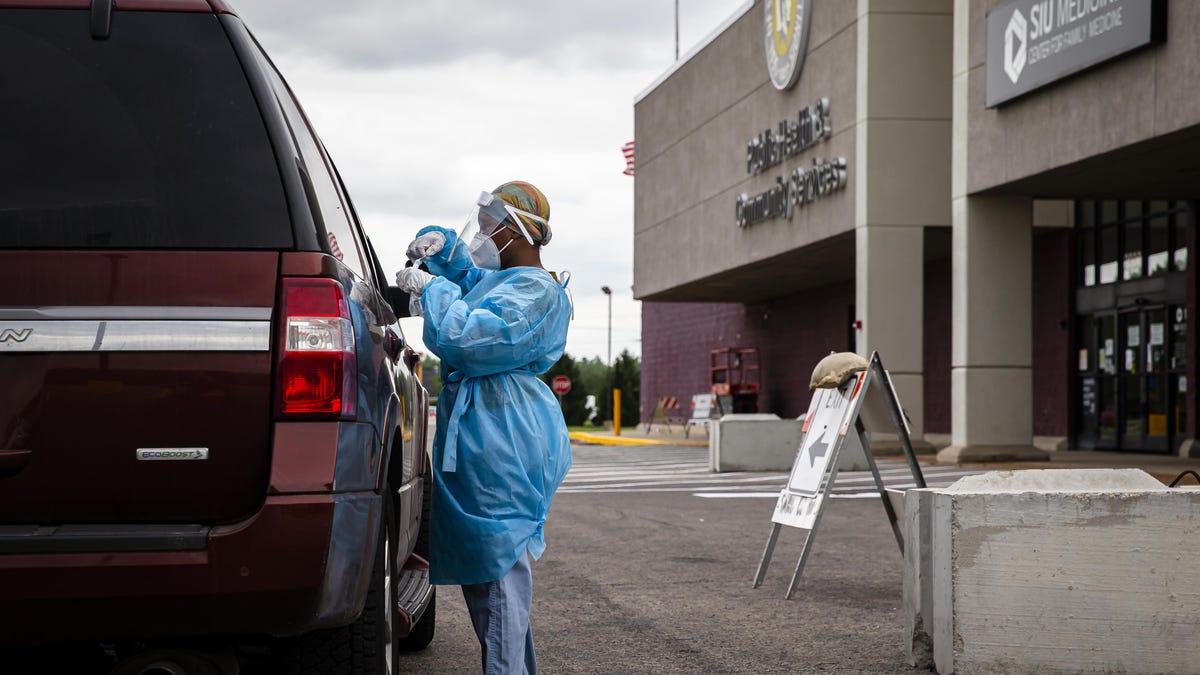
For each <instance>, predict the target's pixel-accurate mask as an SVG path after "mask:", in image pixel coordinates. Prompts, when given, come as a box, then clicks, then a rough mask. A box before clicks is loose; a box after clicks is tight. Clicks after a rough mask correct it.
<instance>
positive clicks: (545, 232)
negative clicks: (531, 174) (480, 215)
mask: <svg viewBox="0 0 1200 675" xmlns="http://www.w3.org/2000/svg"><path fill="white" fill-rule="evenodd" d="M492 194H494V195H496V196H497V197H499V198H500V199H503V200H504V201H505V202H506V203H507V204H508V205H509V206H512V207H514V208H517V209H520V210H522V211H528V212H529V213H532V214H535V215H537V216H538V217H540V218H541V219H542V220H545V221H546V222H545V223H539V222H538V221H536V220H534V219H532V218H526V217H525V216H521V215H518V216H517V217H518V218H520V219H521V222H522V223H524V225H525V227H526V228H528V229H529V236H531V237H533V240H534V242H536V243H537V244H539V245H541V246H545V245H546V244H549V243H550V237H551V236H552V233H551V232H550V201H549V200H547V199H546V195H544V194H542V191H541V190H539V189H537V188H536V187H534V186H533V185H532V184H530V183H526V182H525V181H521V180H514V181H509V182H507V183H505V184H504V185H501V186H500V187H498V188H496V189H495V190H492Z"/></svg>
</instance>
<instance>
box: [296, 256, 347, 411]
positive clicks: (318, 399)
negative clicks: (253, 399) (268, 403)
mask: <svg viewBox="0 0 1200 675" xmlns="http://www.w3.org/2000/svg"><path fill="white" fill-rule="evenodd" d="M281 296H282V308H281V312H282V314H281V318H280V322H279V326H280V331H281V335H280V336H279V367H278V368H277V373H278V381H277V382H276V391H277V392H278V393H277V395H276V396H277V400H278V406H277V408H276V409H277V411H278V414H279V416H280V417H286V418H304V419H354V414H355V401H356V397H357V394H358V392H357V386H356V382H357V376H358V374H357V371H358V366H357V360H356V359H355V357H354V326H353V324H351V322H350V306H349V305H348V304H347V302H346V295H345V293H344V292H343V291H342V286H341V284H339V283H338V282H337V281H335V280H333V279H316V278H314V279H308V278H303V279H290V278H289V279H284V280H283V286H282V291H281Z"/></svg>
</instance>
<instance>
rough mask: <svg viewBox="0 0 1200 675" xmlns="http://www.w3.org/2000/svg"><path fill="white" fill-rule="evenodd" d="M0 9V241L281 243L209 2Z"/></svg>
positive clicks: (263, 142) (271, 172) (250, 104)
mask: <svg viewBox="0 0 1200 675" xmlns="http://www.w3.org/2000/svg"><path fill="white" fill-rule="evenodd" d="M88 19H89V17H88V13H87V12H86V11H80V10H25V9H0V248H168V249H169V248H189V249H192V248H217V249H221V248H288V247H290V246H291V244H292V230H291V223H290V220H289V217H288V209H287V202H286V200H285V197H284V194H283V188H282V185H281V181H280V177H279V169H278V167H277V166H276V163H275V156H274V154H273V152H272V149H271V143H270V140H269V139H268V137H267V132H266V129H265V127H264V124H263V120H262V115H261V113H260V112H259V110H258V107H257V105H256V104H255V101H254V96H253V95H252V93H251V91H250V87H249V85H248V84H247V82H246V76H245V74H244V73H243V72H242V67H241V65H240V64H239V63H238V60H237V57H236V55H235V53H234V51H233V47H232V46H231V45H230V43H229V39H228V38H227V37H226V35H225V31H224V29H223V28H222V27H221V24H220V21H219V20H218V19H217V17H216V16H214V15H212V14H193V13H174V12H122V11H118V12H116V13H115V16H114V17H113V27H112V35H111V36H110V37H109V39H108V40H93V39H92V38H91V34H90V32H89V29H88V25H89V22H88Z"/></svg>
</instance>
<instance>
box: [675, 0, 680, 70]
mask: <svg viewBox="0 0 1200 675" xmlns="http://www.w3.org/2000/svg"><path fill="white" fill-rule="evenodd" d="M675 60H676V61H678V60H679V0H675Z"/></svg>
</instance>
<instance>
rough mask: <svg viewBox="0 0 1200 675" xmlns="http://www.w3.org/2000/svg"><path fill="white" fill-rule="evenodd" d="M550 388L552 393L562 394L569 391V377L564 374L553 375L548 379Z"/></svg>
mask: <svg viewBox="0 0 1200 675" xmlns="http://www.w3.org/2000/svg"><path fill="white" fill-rule="evenodd" d="M550 388H551V389H553V390H554V393H556V394H558V395H559V396H563V395H564V394H566V393H567V392H568V391H571V378H569V377H567V376H566V375H555V376H554V379H553V380H550Z"/></svg>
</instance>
